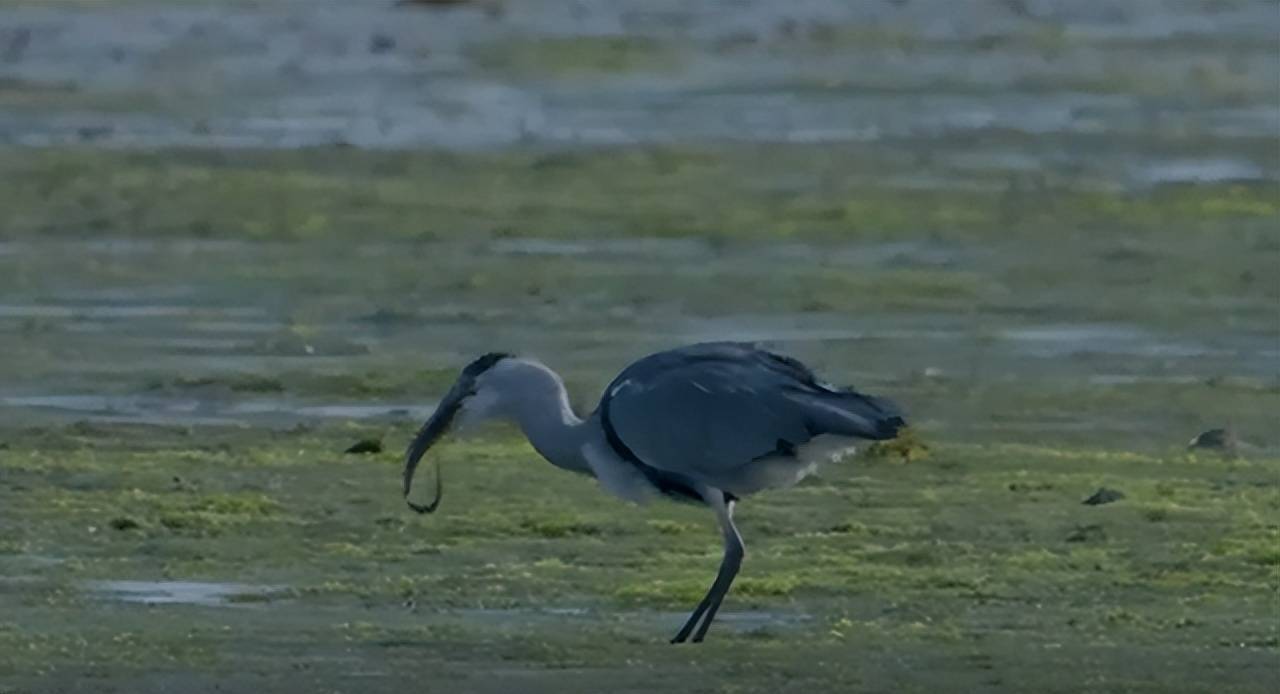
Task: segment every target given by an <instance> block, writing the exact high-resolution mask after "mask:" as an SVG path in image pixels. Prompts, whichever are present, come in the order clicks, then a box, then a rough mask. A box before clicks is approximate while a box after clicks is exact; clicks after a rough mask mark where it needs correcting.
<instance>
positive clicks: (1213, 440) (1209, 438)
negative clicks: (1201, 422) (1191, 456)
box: [1187, 428, 1240, 453]
mask: <svg viewBox="0 0 1280 694" xmlns="http://www.w3.org/2000/svg"><path fill="white" fill-rule="evenodd" d="M1239 445H1240V440H1239V439H1237V438H1236V434H1235V432H1234V431H1231V430H1230V429H1225V428H1224V429H1210V430H1208V431H1206V432H1203V433H1201V434H1200V435H1199V436H1196V437H1195V438H1194V439H1191V442H1190V443H1188V444H1187V450H1196V449H1204V450H1210V451H1223V452H1226V453H1233V452H1235V450H1236V448H1237V447H1238V446H1239Z"/></svg>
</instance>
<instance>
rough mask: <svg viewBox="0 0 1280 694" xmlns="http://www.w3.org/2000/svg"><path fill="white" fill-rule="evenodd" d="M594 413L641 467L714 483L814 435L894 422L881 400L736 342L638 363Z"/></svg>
mask: <svg viewBox="0 0 1280 694" xmlns="http://www.w3.org/2000/svg"><path fill="white" fill-rule="evenodd" d="M600 413H601V416H602V420H603V422H604V424H605V425H606V427H607V428H608V430H610V431H611V432H612V435H613V438H614V439H616V441H615V443H616V444H621V445H622V446H623V447H624V448H625V449H626V451H625V452H629V453H631V454H632V455H634V457H635V458H636V459H638V461H639V462H641V463H643V464H645V465H649V466H652V467H654V468H657V469H659V470H664V471H667V472H672V473H678V474H680V475H684V476H687V477H689V478H691V479H694V480H698V481H702V482H705V483H707V484H712V485H714V483H715V480H716V478H717V477H718V476H720V475H723V474H725V473H728V472H729V471H732V470H734V469H737V468H740V467H742V466H743V465H746V464H748V463H751V462H752V461H754V460H757V459H760V458H766V457H770V456H774V455H787V454H789V453H793V452H794V451H795V450H796V448H797V447H799V446H801V445H803V444H805V443H808V442H809V441H810V440H811V439H813V438H814V437H816V436H820V435H823V434H828V433H832V434H841V435H847V436H861V437H863V438H887V437H889V436H892V434H891V433H889V432H888V429H889V428H892V429H893V430H894V431H895V432H896V428H897V425H898V424H900V423H901V419H900V418H899V417H898V416H897V412H896V409H894V408H893V407H892V405H890V404H889V403H887V402H886V401H883V400H878V399H875V398H869V397H867V396H863V395H861V394H858V393H855V392H853V391H851V390H841V389H837V388H835V387H833V386H830V385H828V384H825V383H822V382H820V381H818V380H817V378H815V377H814V375H813V373H812V372H811V371H809V369H808V368H806V367H805V366H804V365H803V364H801V363H800V362H797V361H795V360H793V359H789V358H787V357H783V356H780V355H777V354H773V353H771V352H767V351H765V350H761V349H757V348H755V347H754V346H751V345H746V344H738V343H712V344H703V345H694V346H691V347H685V348H681V349H676V350H671V351H667V352H660V353H658V354H654V355H651V356H649V357H646V358H644V359H641V360H640V361H638V362H636V363H635V364H632V365H631V366H630V367H628V368H627V369H626V370H624V371H623V372H622V373H621V374H619V376H618V378H617V379H615V380H614V382H613V383H612V384H611V385H610V386H609V388H608V390H607V391H606V392H605V395H604V398H603V399H602V400H601V404H600ZM891 420H896V421H897V424H891V423H890V424H886V422H890V421H891Z"/></svg>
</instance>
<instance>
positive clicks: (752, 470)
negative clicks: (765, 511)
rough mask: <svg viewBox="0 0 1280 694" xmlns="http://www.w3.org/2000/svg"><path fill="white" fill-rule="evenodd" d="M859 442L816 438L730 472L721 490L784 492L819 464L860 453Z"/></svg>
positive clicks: (844, 437) (840, 437) (848, 439)
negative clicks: (778, 490)
mask: <svg viewBox="0 0 1280 694" xmlns="http://www.w3.org/2000/svg"><path fill="white" fill-rule="evenodd" d="M857 441H858V439H856V438H853V437H849V436H834V435H830V434H827V435H823V436H816V437H814V438H813V439H811V440H810V441H809V442H808V443H804V444H801V445H799V446H796V447H794V448H793V449H791V450H788V451H787V452H785V453H781V452H780V453H777V454H772V455H768V456H765V457H762V458H756V459H755V460H753V461H751V462H749V463H747V464H746V465H743V466H742V467H739V468H736V469H734V470H731V471H727V473H726V474H725V475H724V479H722V480H720V483H721V484H722V485H723V486H721V487H720V488H721V489H724V490H726V491H729V492H733V493H734V494H738V495H744V494H751V493H753V492H758V491H761V490H763V489H785V488H787V487H790V486H793V485H795V484H796V483H797V482H799V481H800V480H802V479H804V478H805V477H808V476H809V475H811V474H813V472H814V471H816V470H817V469H818V467H819V466H820V465H826V464H828V463H838V462H841V461H842V460H844V459H846V458H848V457H851V456H852V455H853V454H854V453H856V452H857V446H856V445H855V444H856V442H857Z"/></svg>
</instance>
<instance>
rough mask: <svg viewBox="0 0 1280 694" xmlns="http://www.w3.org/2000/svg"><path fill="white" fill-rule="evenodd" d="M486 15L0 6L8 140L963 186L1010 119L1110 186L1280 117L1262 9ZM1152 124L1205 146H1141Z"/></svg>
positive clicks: (1214, 158) (1276, 71)
mask: <svg viewBox="0 0 1280 694" xmlns="http://www.w3.org/2000/svg"><path fill="white" fill-rule="evenodd" d="M1078 5H1079V6H1078ZM485 7H487V5H484V4H480V5H476V6H472V7H467V6H463V7H460V8H454V9H446V10H436V11H433V10H431V9H427V8H413V7H405V6H397V5H396V4H395V3H360V4H358V5H352V4H350V3H340V2H336V1H331V2H322V3H315V2H308V3H298V2H270V3H264V4H262V5H259V6H253V5H243V4H236V5H232V6H228V7H217V6H197V7H191V6H188V5H185V4H177V5H172V4H160V3H147V4H145V5H139V6H132V5H123V6H118V7H111V6H106V7H95V6H84V7H79V6H75V5H71V6H45V7H42V6H23V5H22V4H17V5H16V6H5V7H0V28H3V29H4V32H3V33H0V42H3V40H4V39H5V38H6V37H8V43H9V44H10V45H12V46H17V47H18V48H12V49H10V51H9V55H8V59H6V60H5V61H4V62H2V63H0V79H7V80H8V82H7V83H4V82H0V104H4V103H6V102H7V103H10V104H11V107H9V108H0V142H5V141H7V142H11V143H18V144H23V145H37V146H39V145H50V144H66V143H81V142H87V143H90V144H92V145H94V146H109V147H125V148H132V147H157V146H159V147H164V146H188V145H195V146H205V147H219V148H227V147H301V146H314V145H355V146H359V147H396V148H403V147H437V146H443V147H451V148H464V149H467V148H490V147H499V146H506V145H512V144H536V145H553V146H557V147H564V146H578V145H588V146H595V145H604V144H630V143H662V142H666V143H679V142H684V143H687V142H707V141H738V142H742V141H771V142H792V143H800V142H831V141H884V142H895V143H899V144H901V145H902V146H904V147H907V148H910V149H919V148H925V149H928V150H931V152H932V153H931V154H930V155H929V156H930V158H931V159H932V160H933V162H934V164H935V166H934V167H933V169H934V170H933V171H932V172H930V173H929V175H923V174H921V175H918V176H916V177H914V178H915V183H916V184H917V185H927V186H931V187H934V186H941V187H953V186H964V185H969V184H971V183H973V182H972V181H970V180H969V178H968V177H967V176H966V175H965V169H966V164H965V162H971V161H972V160H973V158H974V157H982V158H985V159H986V161H987V162H988V165H987V166H984V167H983V168H987V169H989V168H990V166H989V164H991V163H993V162H994V161H995V160H992V159H990V158H989V157H990V156H991V147H990V145H989V144H988V143H980V142H978V140H982V139H984V136H985V135H989V134H998V133H1001V132H1018V133H1024V134H1031V135H1039V136H1043V137H1044V138H1046V143H1047V144H1048V146H1047V147H1046V148H1045V149H1044V150H1043V151H1042V152H1040V153H1038V154H1035V155H1033V157H1034V160H1033V166H1031V167H1028V165H1027V164H1028V162H1026V161H1023V160H1018V161H1012V162H1006V164H1007V167H1006V166H1002V167H998V168H1003V169H1004V170H1006V171H1008V172H1016V171H1025V170H1028V169H1029V168H1031V169H1035V170H1039V171H1041V172H1047V171H1053V172H1059V173H1061V174H1063V175H1071V176H1078V177H1080V178H1082V179H1090V180H1094V181H1095V182H1102V181H1107V182H1110V183H1111V184H1113V185H1118V186H1147V185H1151V184H1153V183H1158V182H1170V181H1183V182H1185V181H1202V180H1219V179H1223V178H1230V179H1244V180H1259V179H1261V180H1268V179H1272V180H1273V179H1275V178H1276V176H1277V166H1276V162H1275V161H1274V157H1268V156H1266V155H1265V154H1263V153H1262V152H1259V151H1257V148H1256V146H1254V145H1252V144H1251V142H1256V141H1257V140H1258V138H1269V137H1271V136H1272V135H1273V134H1274V133H1275V132H1276V130H1277V128H1278V127H1280V113H1278V112H1277V110H1276V109H1275V107H1274V104H1275V101H1276V98H1277V97H1278V96H1280V91H1278V88H1277V86H1276V85H1277V84H1280V79H1278V78H1280V58H1278V57H1277V55H1276V53H1275V50H1274V44H1273V38H1274V36H1275V35H1276V33H1277V31H1280V17H1278V16H1277V14H1276V12H1275V11H1274V6H1273V5H1272V4H1270V3H1268V2H1241V3H1222V4H1217V3H1186V2H1143V3H1138V4H1137V5H1135V6H1132V7H1131V6H1130V5H1128V4H1123V3H1105V2H1099V3H1083V4H1079V3H1067V4H1047V5H1044V6H1041V5H1039V4H1027V3H997V2H991V3H978V4H959V3H948V2H942V1H941V0H915V1H914V2H901V3H896V2H894V3H891V2H865V3H845V2H831V1H830V0H814V1H810V2H804V3H789V4H788V5H786V6H785V7H782V6H777V5H776V4H774V3H770V2H764V1H762V0H749V1H747V2H741V1H737V2H728V1H727V0H702V1H700V2H692V3H660V4H658V5H655V4H654V3H650V2H617V3H602V2H585V3H576V4H574V5H573V7H574V8H575V9H573V10H572V11H567V10H566V9H565V7H564V6H562V4H561V3H553V2H520V3H503V4H502V7H501V10H500V11H496V12H495V11H486V9H485ZM1179 90H1190V91H1191V92H1193V93H1194V95H1195V96H1194V98H1170V95H1171V94H1173V93H1176V92H1178V91H1179ZM6 94H8V96H6ZM1164 136H1168V137H1173V138H1181V139H1183V140H1184V141H1185V142H1186V143H1187V144H1192V145H1194V144H1195V143H1200V145H1197V146H1198V147H1199V148H1200V149H1202V150H1204V152H1203V154H1201V155H1197V156H1188V155H1187V154H1186V153H1185V152H1184V153H1182V154H1181V155H1176V154H1175V153H1174V152H1164V153H1162V152H1161V151H1159V149H1158V148H1157V149H1155V150H1152V149H1151V148H1150V147H1148V146H1146V145H1144V144H1143V143H1144V142H1149V140H1150V138H1152V137H1164ZM1250 138H1252V140H1251V139H1250ZM1215 148H1216V149H1217V150H1219V151H1217V152H1213V151H1211V150H1213V149H1215ZM1226 152H1229V153H1226ZM1024 156H1025V155H1024Z"/></svg>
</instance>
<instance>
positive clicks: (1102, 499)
mask: <svg viewBox="0 0 1280 694" xmlns="http://www.w3.org/2000/svg"><path fill="white" fill-rule="evenodd" d="M1123 498H1124V492H1122V491H1119V490H1116V489H1108V488H1106V487H1098V491H1096V492H1094V493H1093V494H1092V495H1091V496H1090V497H1089V498H1088V499H1085V500H1084V501H1083V502H1081V503H1083V504H1084V505H1085V506H1101V505H1102V504H1109V503H1111V502H1113V501H1119V500H1121V499H1123Z"/></svg>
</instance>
